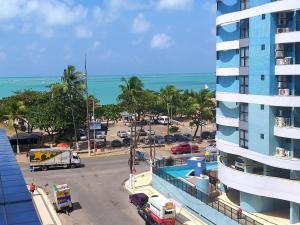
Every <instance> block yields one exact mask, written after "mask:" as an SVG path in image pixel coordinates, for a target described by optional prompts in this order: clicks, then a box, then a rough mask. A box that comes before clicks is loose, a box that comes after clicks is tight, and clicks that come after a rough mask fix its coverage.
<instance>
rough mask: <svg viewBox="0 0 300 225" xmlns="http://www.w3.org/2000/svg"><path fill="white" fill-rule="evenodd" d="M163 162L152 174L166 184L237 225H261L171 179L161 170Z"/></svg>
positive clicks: (164, 163)
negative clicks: (237, 224)
mask: <svg viewBox="0 0 300 225" xmlns="http://www.w3.org/2000/svg"><path fill="white" fill-rule="evenodd" d="M183 162H184V161H177V160H176V161H175V164H176V163H178V164H182V163H183ZM166 164H167V163H166V161H165V160H159V161H157V162H156V166H155V167H153V170H152V171H153V173H154V174H155V175H156V176H158V177H160V178H162V179H163V180H165V181H167V182H168V183H170V184H172V185H174V186H176V187H177V188H179V189H180V190H182V191H184V192H185V193H187V194H189V195H191V196H193V197H194V198H196V199H198V200H200V201H201V202H203V203H204V204H206V205H208V206H210V207H212V208H213V209H215V210H217V211H218V212H220V213H222V214H223V215H225V216H227V217H229V218H230V219H232V220H234V221H236V222H237V223H239V224H243V225H244V224H245V225H263V224H262V223H260V222H258V221H256V220H254V219H252V218H251V217H249V216H247V215H245V214H244V213H243V212H239V211H238V210H237V209H234V208H232V207H231V206H229V205H226V204H224V203H223V202H221V201H219V200H215V199H211V198H210V195H209V194H206V193H203V192H201V191H200V190H198V189H197V188H196V187H194V186H192V185H190V184H187V183H186V182H184V181H182V180H180V179H178V178H176V177H173V176H172V175H170V174H168V173H166V172H165V171H163V170H162V168H161V167H164V166H165V165H166Z"/></svg>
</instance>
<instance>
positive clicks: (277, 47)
mask: <svg viewBox="0 0 300 225" xmlns="http://www.w3.org/2000/svg"><path fill="white" fill-rule="evenodd" d="M283 50H284V45H283V44H276V51H283Z"/></svg>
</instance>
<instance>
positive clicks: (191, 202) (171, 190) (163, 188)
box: [152, 174, 238, 225]
mask: <svg viewBox="0 0 300 225" xmlns="http://www.w3.org/2000/svg"><path fill="white" fill-rule="evenodd" d="M152 186H153V188H155V189H156V190H158V191H159V192H160V193H162V194H163V195H165V196H166V197H167V198H172V199H174V200H175V201H177V202H179V203H180V204H182V206H183V207H185V208H186V209H187V210H189V211H190V212H192V213H193V214H194V215H196V216H198V217H199V218H200V219H202V220H203V221H204V222H206V223H207V224H216V225H237V224H238V223H237V222H235V221H234V220H231V219H230V218H229V217H227V216H225V215H223V214H222V213H219V212H218V211H217V210H215V209H213V208H211V207H210V206H208V205H206V204H205V203H203V202H201V201H199V200H198V199H196V198H194V197H192V196H191V195H189V194H188V193H185V192H184V191H182V190H180V189H178V188H177V187H175V186H174V185H172V184H170V183H168V182H166V181H165V180H163V179H161V178H160V177H158V176H156V175H154V174H153V175H152Z"/></svg>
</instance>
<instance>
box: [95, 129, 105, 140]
mask: <svg viewBox="0 0 300 225" xmlns="http://www.w3.org/2000/svg"><path fill="white" fill-rule="evenodd" d="M96 138H97V139H103V138H105V131H96Z"/></svg>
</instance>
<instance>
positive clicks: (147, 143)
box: [141, 136, 154, 145]
mask: <svg viewBox="0 0 300 225" xmlns="http://www.w3.org/2000/svg"><path fill="white" fill-rule="evenodd" d="M141 142H142V143H144V144H145V145H150V143H151V144H154V137H153V136H151V138H150V139H149V137H145V138H143V139H141Z"/></svg>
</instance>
